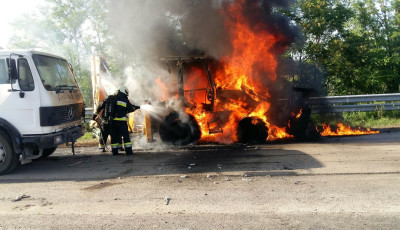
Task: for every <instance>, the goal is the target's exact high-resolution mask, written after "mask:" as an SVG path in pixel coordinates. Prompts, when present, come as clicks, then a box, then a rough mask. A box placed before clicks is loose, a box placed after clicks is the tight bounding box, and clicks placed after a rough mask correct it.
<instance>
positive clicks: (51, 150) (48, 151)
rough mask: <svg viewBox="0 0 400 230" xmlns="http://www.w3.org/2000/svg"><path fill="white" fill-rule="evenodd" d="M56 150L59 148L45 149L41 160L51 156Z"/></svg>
mask: <svg viewBox="0 0 400 230" xmlns="http://www.w3.org/2000/svg"><path fill="white" fill-rule="evenodd" d="M56 149H57V146H56V147H53V148H48V149H43V153H42V156H41V157H40V158H41V159H43V158H46V157H48V156H50V155H51V154H53V153H54V152H55V151H56Z"/></svg>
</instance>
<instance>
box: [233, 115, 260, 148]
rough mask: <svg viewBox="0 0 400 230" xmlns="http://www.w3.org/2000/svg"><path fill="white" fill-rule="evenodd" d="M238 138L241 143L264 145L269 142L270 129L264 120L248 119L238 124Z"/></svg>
mask: <svg viewBox="0 0 400 230" xmlns="http://www.w3.org/2000/svg"><path fill="white" fill-rule="evenodd" d="M236 136H237V139H238V142H239V143H244V144H262V143H265V142H266V140H267V137H268V128H267V127H266V124H265V122H264V121H263V120H262V119H260V118H257V117H246V118H243V119H242V120H241V121H240V122H239V123H238V127H237V132H236Z"/></svg>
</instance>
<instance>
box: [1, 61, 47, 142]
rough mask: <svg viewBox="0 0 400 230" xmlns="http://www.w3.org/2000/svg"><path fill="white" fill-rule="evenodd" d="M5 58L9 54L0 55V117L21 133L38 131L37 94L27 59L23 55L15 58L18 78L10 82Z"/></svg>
mask: <svg viewBox="0 0 400 230" xmlns="http://www.w3.org/2000/svg"><path fill="white" fill-rule="evenodd" d="M7 58H9V56H6V57H0V72H1V73H0V90H1V93H0V95H1V96H0V107H1V110H0V111H1V112H0V117H1V118H3V119H5V120H7V121H8V122H9V123H11V124H12V125H14V126H15V127H16V128H17V129H18V130H19V131H20V133H21V134H24V133H30V134H35V133H38V132H40V129H39V128H40V126H39V125H38V124H39V121H38V107H39V104H38V103H39V94H38V89H36V88H37V87H35V81H34V78H33V76H32V71H31V68H30V66H29V63H28V60H27V59H26V58H23V57H21V58H18V59H16V65H17V74H18V79H17V80H13V82H12V83H11V82H10V80H9V78H8V63H7ZM4 70H5V71H4ZM4 73H5V74H4Z"/></svg>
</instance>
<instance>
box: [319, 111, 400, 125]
mask: <svg viewBox="0 0 400 230" xmlns="http://www.w3.org/2000/svg"><path fill="white" fill-rule="evenodd" d="M312 119H313V121H314V123H315V125H317V126H322V124H323V123H326V124H329V125H334V124H337V123H339V122H341V123H343V124H345V125H350V126H352V127H364V128H372V129H379V128H399V127H400V111H374V112H349V113H342V114H325V115H319V114H313V115H312Z"/></svg>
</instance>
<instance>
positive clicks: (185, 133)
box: [159, 112, 201, 145]
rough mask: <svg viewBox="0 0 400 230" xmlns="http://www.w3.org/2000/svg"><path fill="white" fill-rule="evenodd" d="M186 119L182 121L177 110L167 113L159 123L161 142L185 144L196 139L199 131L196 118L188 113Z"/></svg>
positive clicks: (198, 137)
mask: <svg viewBox="0 0 400 230" xmlns="http://www.w3.org/2000/svg"><path fill="white" fill-rule="evenodd" d="M187 115H188V116H189V118H188V121H187V122H185V121H182V120H181V119H180V117H179V113H178V112H171V113H170V114H168V115H167V116H166V117H165V118H164V120H163V121H162V122H161V124H160V128H159V133H160V138H161V140H162V141H163V142H167V143H171V144H174V145H187V144H191V143H194V142H196V141H198V140H199V139H200V137H201V131H200V127H199V124H198V123H197V121H196V119H195V118H194V117H193V116H192V115H189V114H187Z"/></svg>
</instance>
